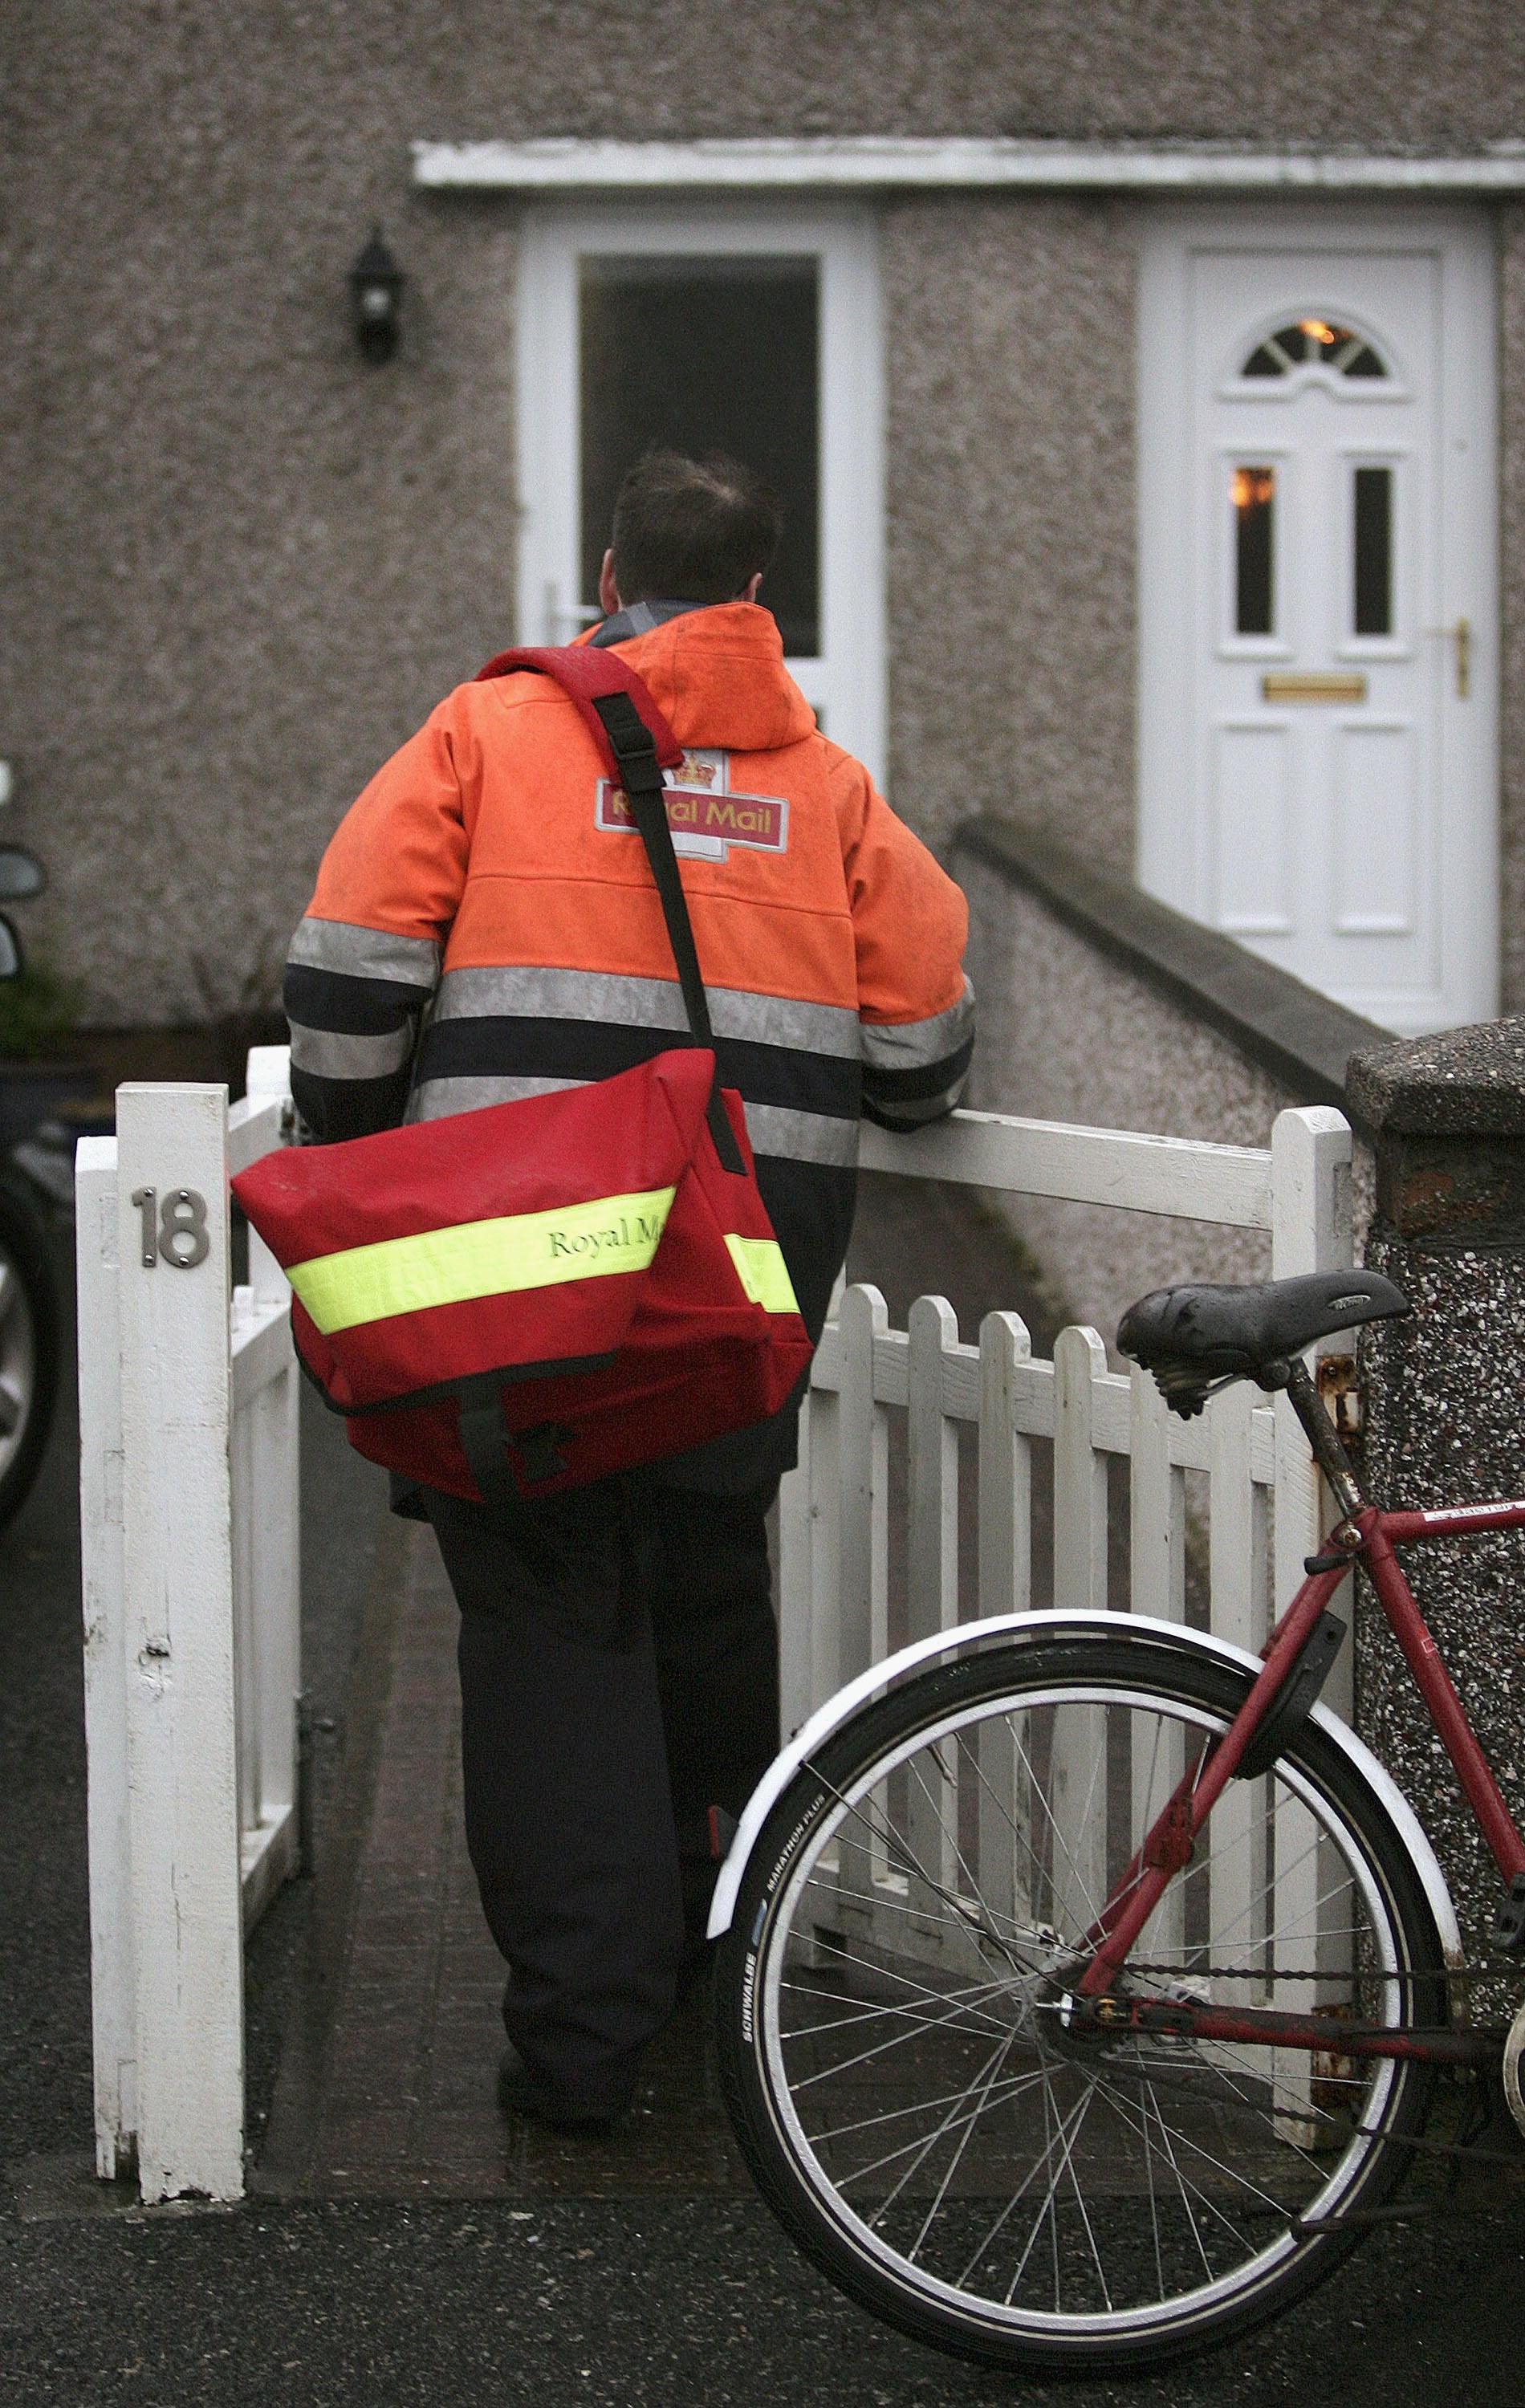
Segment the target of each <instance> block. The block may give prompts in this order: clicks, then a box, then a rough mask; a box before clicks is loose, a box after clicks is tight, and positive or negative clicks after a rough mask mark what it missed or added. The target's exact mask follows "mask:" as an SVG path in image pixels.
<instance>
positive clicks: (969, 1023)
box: [863, 978, 974, 1130]
mask: <svg viewBox="0 0 1525 2408" xmlns="http://www.w3.org/2000/svg"><path fill="white" fill-rule="evenodd" d="M973 1051H974V990H973V988H972V987H971V984H970V982H969V981H968V979H967V978H966V979H965V981H964V992H963V994H962V995H961V996H959V998H958V1001H957V1003H955V1004H950V1005H949V1007H948V1009H947V1010H946V1011H937V1012H933V1013H931V1014H930V1015H929V1017H928V1018H927V1019H926V1020H909V1021H900V1022H896V1023H893V1024H885V1023H884V1022H880V1021H865V1022H864V1024H863V1109H864V1111H865V1112H866V1113H867V1114H868V1115H869V1117H870V1119H871V1120H876V1121H879V1122H881V1123H882V1124H883V1125H884V1126H885V1127H886V1128H893V1129H907V1130H909V1129H915V1128H920V1127H922V1126H924V1125H925V1124H926V1123H927V1122H928V1121H935V1120H941V1119H942V1117H943V1115H944V1114H945V1113H947V1112H951V1111H952V1110H953V1108H954V1106H955V1104H957V1101H958V1098H959V1097H960V1096H961V1095H962V1093H963V1090H964V1082H965V1081H966V1080H967V1079H968V1077H969V1068H970V1060H971V1055H972V1054H973Z"/></svg>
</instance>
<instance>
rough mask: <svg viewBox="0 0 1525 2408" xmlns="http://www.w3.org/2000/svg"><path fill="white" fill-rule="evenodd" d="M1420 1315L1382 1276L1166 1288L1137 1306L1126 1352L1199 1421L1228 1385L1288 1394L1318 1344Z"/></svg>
mask: <svg viewBox="0 0 1525 2408" xmlns="http://www.w3.org/2000/svg"><path fill="white" fill-rule="evenodd" d="M1413 1310H1414V1308H1413V1306H1412V1305H1411V1304H1410V1303H1409V1300H1408V1298H1407V1297H1406V1296H1405V1295H1404V1294H1403V1289H1402V1288H1401V1287H1396V1286H1395V1285H1394V1284H1393V1283H1392V1281H1391V1280H1389V1279H1384V1278H1383V1277H1382V1275H1381V1273H1380V1272H1378V1271H1312V1272H1310V1273H1309V1274H1308V1275H1307V1276H1306V1277H1305V1278H1303V1279H1285V1280H1267V1281H1264V1282H1262V1283H1260V1284H1259V1285H1257V1286H1254V1287H1207V1286H1203V1285H1199V1284H1196V1283H1192V1284H1187V1285H1184V1286H1181V1287H1160V1288H1156V1289H1155V1291H1154V1293H1153V1294H1152V1295H1150V1296H1143V1297H1140V1298H1139V1300H1138V1302H1137V1304H1132V1305H1129V1309H1128V1311H1127V1312H1125V1313H1124V1315H1123V1317H1122V1320H1121V1321H1120V1322H1119V1324H1118V1326H1117V1351H1118V1353H1119V1354H1122V1355H1128V1356H1129V1357H1130V1359H1131V1360H1132V1361H1133V1362H1135V1363H1142V1364H1143V1365H1144V1369H1145V1370H1147V1371H1152V1372H1153V1373H1154V1376H1155V1379H1156V1381H1157V1382H1158V1385H1159V1390H1160V1393H1161V1395H1162V1396H1163V1397H1164V1398H1165V1401H1166V1403H1167V1404H1168V1405H1169V1406H1170V1407H1171V1410H1172V1412H1177V1413H1179V1414H1180V1415H1181V1416H1182V1418H1183V1420H1187V1421H1189V1420H1190V1419H1191V1417H1192V1415H1193V1414H1194V1413H1200V1412H1201V1409H1202V1407H1203V1405H1204V1404H1205V1403H1206V1401H1207V1398H1208V1395H1209V1393H1210V1391H1211V1390H1212V1389H1213V1388H1215V1387H1217V1386H1219V1385H1221V1384H1222V1383H1224V1382H1226V1381H1229V1380H1257V1381H1259V1384H1260V1386H1262V1387H1265V1388H1279V1387H1283V1386H1285V1385H1286V1379H1287V1372H1286V1364H1287V1360H1288V1356H1289V1355H1301V1354H1302V1350H1303V1348H1304V1347H1305V1346H1311V1345H1312V1344H1313V1341H1314V1340H1315V1339H1316V1338H1327V1337H1328V1336H1329V1335H1330V1333H1331V1331H1332V1330H1336V1329H1356V1328H1359V1327H1360V1324H1361V1323H1362V1322H1363V1321H1386V1320H1389V1319H1391V1318H1392V1317H1393V1316H1394V1315H1395V1314H1398V1313H1407V1312H1413ZM1262 1373H1266V1374H1268V1375H1269V1376H1267V1377H1264V1378H1262V1377H1261V1374H1262Z"/></svg>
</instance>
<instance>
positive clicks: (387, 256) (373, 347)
mask: <svg viewBox="0 0 1525 2408" xmlns="http://www.w3.org/2000/svg"><path fill="white" fill-rule="evenodd" d="M406 281H407V279H406V278H405V277H404V275H403V272H402V270H401V268H400V267H399V266H398V265H397V263H396V260H395V259H394V258H393V256H392V253H391V252H390V251H388V249H387V247H386V245H385V243H384V242H383V241H382V240H381V227H380V226H373V227H372V228H371V236H370V240H369V242H367V245H366V248H365V250H364V251H362V252H361V254H360V256H359V258H358V259H357V260H356V261H355V264H354V265H353V266H352V268H351V270H350V298H351V302H352V306H353V309H354V333H355V340H356V342H357V343H358V344H359V346H360V348H361V350H362V351H364V353H365V355H366V357H367V360H370V361H372V362H373V363H374V364H375V365H377V366H380V364H381V361H382V360H389V359H390V358H391V357H392V354H393V352H394V351H396V348H397V336H398V334H399V332H400V330H401V319H402V288H403V285H404V284H405V282H406Z"/></svg>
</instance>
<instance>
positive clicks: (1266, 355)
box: [1239, 318, 1388, 378]
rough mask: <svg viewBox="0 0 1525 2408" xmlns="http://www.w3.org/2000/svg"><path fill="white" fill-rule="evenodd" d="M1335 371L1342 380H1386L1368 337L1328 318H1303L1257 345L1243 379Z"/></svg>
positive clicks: (1383, 368)
mask: <svg viewBox="0 0 1525 2408" xmlns="http://www.w3.org/2000/svg"><path fill="white" fill-rule="evenodd" d="M1314 367H1326V368H1332V369H1333V370H1334V373H1335V375H1336V376H1342V377H1367V378H1373V377H1385V376H1386V375H1387V373H1388V370H1387V367H1386V366H1385V365H1384V363H1383V362H1382V361H1381V360H1380V359H1379V358H1378V357H1377V354H1376V353H1375V351H1374V350H1373V349H1372V346H1371V344H1370V343H1369V342H1368V341H1367V339H1366V337H1365V336H1364V335H1358V334H1357V333H1356V332H1355V331H1354V329H1353V328H1352V327H1349V326H1334V325H1331V323H1330V322H1329V320H1328V319H1327V318H1299V319H1297V320H1296V321H1295V322H1294V323H1293V324H1292V325H1290V326H1282V327H1279V328H1278V329H1277V331H1276V333H1275V334H1273V335H1268V336H1267V337H1266V338H1265V341H1264V342H1263V343H1257V345H1256V347H1255V349H1254V351H1251V353H1250V355H1249V357H1248V359H1247V360H1246V361H1245V362H1244V366H1243V367H1242V368H1241V369H1240V371H1239V373H1240V375H1241V376H1245V377H1284V376H1290V375H1292V374H1293V373H1294V371H1295V370H1296V369H1298V368H1314Z"/></svg>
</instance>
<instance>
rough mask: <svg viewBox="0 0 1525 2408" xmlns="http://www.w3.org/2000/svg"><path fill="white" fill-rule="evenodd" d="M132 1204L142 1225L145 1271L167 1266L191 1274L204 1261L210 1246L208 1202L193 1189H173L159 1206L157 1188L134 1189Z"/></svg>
mask: <svg viewBox="0 0 1525 2408" xmlns="http://www.w3.org/2000/svg"><path fill="white" fill-rule="evenodd" d="M133 1205H134V1208H135V1210H136V1211H137V1214H138V1217H139V1219H140V1220H141V1222H142V1225H143V1269H145V1270H147V1271H151V1269H153V1266H154V1264H155V1263H169V1264H171V1265H172V1266H173V1267H174V1269H176V1270H178V1271H194V1269H195V1268H196V1265H197V1264H198V1263H204V1262H205V1261H206V1259H207V1256H208V1255H209V1254H210V1252H211V1246H212V1241H211V1237H210V1234H209V1231H208V1227H207V1199H206V1197H205V1196H202V1195H200V1194H199V1193H198V1192H197V1190H196V1189H195V1188H194V1187H172V1188H171V1189H170V1191H169V1193H168V1194H167V1195H166V1196H165V1198H164V1200H163V1202H162V1203H160V1200H159V1192H158V1190H157V1188H154V1187H136V1188H134V1190H133ZM155 1206H157V1207H158V1210H157V1211H155V1209H154V1208H155Z"/></svg>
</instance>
